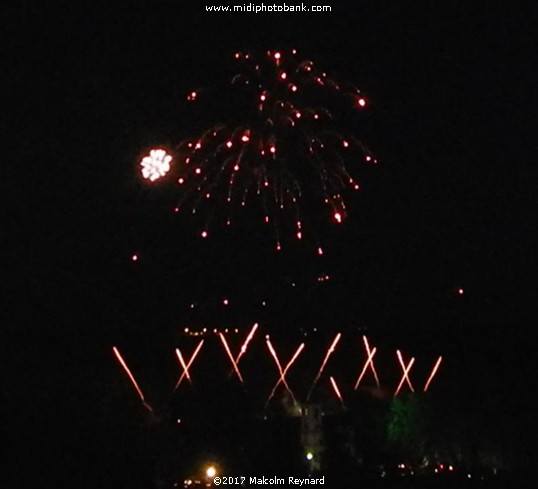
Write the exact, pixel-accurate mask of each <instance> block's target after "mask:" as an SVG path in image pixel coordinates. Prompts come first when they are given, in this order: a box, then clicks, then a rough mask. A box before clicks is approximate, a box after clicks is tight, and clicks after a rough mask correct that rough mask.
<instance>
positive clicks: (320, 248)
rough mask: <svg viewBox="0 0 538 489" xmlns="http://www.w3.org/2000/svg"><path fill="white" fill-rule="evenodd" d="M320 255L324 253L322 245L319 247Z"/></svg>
mask: <svg viewBox="0 0 538 489" xmlns="http://www.w3.org/2000/svg"><path fill="white" fill-rule="evenodd" d="M318 255H319V256H322V255H323V248H322V247H321V246H319V247H318Z"/></svg>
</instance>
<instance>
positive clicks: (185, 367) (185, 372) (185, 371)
mask: <svg viewBox="0 0 538 489" xmlns="http://www.w3.org/2000/svg"><path fill="white" fill-rule="evenodd" d="M203 344H204V340H201V341H200V343H198V346H197V347H196V350H194V353H193V354H192V356H191V359H190V360H189V363H188V364H186V363H185V360H184V359H183V355H182V354H181V351H179V348H176V356H177V358H178V360H179V363H180V364H181V367H182V368H183V373H182V374H181V377H179V380H178V381H177V383H176V386H175V387H174V391H175V390H176V389H177V388H178V387H179V384H181V382H182V381H183V379H184V378H185V377H187V379H188V380H189V382H191V376H190V374H189V368H190V367H191V365H192V364H193V362H194V359H195V358H196V355H198V352H199V351H200V349H201V348H202V345H203Z"/></svg>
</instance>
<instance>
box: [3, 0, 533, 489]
mask: <svg viewBox="0 0 538 489" xmlns="http://www.w3.org/2000/svg"><path fill="white" fill-rule="evenodd" d="M111 3H112V2H92V3H91V4H88V6H87V7H82V6H80V5H79V4H78V3H73V2H60V1H58V2H53V3H52V4H50V3H49V4H47V5H45V3H38V2H31V1H28V2H19V3H16V4H13V5H11V6H7V7H6V6H4V7H2V10H3V13H2V17H3V20H4V22H3V24H4V36H5V40H4V42H3V51H6V52H7V55H8V56H7V65H6V64H5V66H7V69H4V70H3V82H4V83H3V86H4V90H3V99H5V100H4V104H5V108H4V123H3V133H4V134H5V135H6V137H5V141H4V143H3V145H2V153H3V158H2V160H3V165H2V170H1V172H2V183H3V184H4V185H3V191H2V194H3V197H4V199H5V203H4V204H3V205H2V215H3V216H4V217H3V223H4V226H3V228H4V233H2V234H3V237H2V262H3V263H5V270H7V273H3V276H4V280H3V282H4V284H5V287H4V288H5V293H4V292H3V293H2V303H3V305H2V317H3V320H2V325H3V331H4V335H3V337H4V341H2V343H3V345H4V346H5V352H4V353H3V360H2V364H3V369H2V370H3V371H4V374H5V375H4V376H3V377H5V383H4V385H3V387H2V389H1V390H2V394H3V398H4V399H5V401H3V404H4V406H5V407H6V406H7V417H6V418H5V419H6V420H7V425H8V435H9V437H8V438H7V440H10V441H9V447H10V449H9V452H10V454H11V456H10V460H11V461H12V463H10V464H7V465H10V466H11V468H12V473H13V476H12V478H11V479H9V478H8V480H10V481H11V480H12V481H13V484H14V485H13V486H12V487H19V485H17V484H18V483H19V484H22V482H20V481H22V480H23V479H24V480H25V477H29V475H28V474H29V473H31V474H32V475H33V476H35V477H36V478H38V479H41V478H42V477H43V478H45V474H48V473H49V472H53V473H54V476H55V477H57V478H58V480H72V478H73V477H75V476H77V477H78V476H80V475H81V474H82V473H86V472H85V471H88V468H87V463H88V461H93V463H94V464H99V463H100V461H101V458H100V457H99V456H98V455H96V454H97V453H98V452H99V451H100V450H101V448H102V447H103V446H106V444H107V441H106V436H105V434H104V433H100V432H99V427H96V426H97V424H98V423H97V422H96V421H95V420H96V418H97V417H98V415H97V413H100V412H101V411H102V405H103V402H105V401H103V399H105V398H107V396H108V399H107V401H106V402H109V403H111V402H115V403H121V402H122V401H123V400H124V397H121V396H118V397H116V398H114V399H113V400H112V401H111V400H110V396H109V390H110V386H111V385H117V384H118V383H119V382H122V381H123V374H122V373H121V371H120V370H119V368H118V365H117V364H116V363H115V360H114V358H113V357H112V355H111V347H112V345H116V344H117V345H121V346H122V347H123V348H124V350H126V351H129V357H130V358H131V359H133V361H134V363H135V364H136V362H137V361H138V372H141V371H143V370H144V368H145V367H148V366H149V365H151V364H153V365H155V364H158V363H159V360H158V359H157V358H150V356H151V355H156V354H157V353H159V354H160V353H162V355H163V358H164V355H166V354H167V353H166V352H168V350H170V351H172V349H173V348H174V347H175V346H176V343H177V341H179V340H178V338H179V337H180V336H179V332H180V331H182V330H183V327H184V326H185V325H186V324H193V325H204V324H217V323H223V324H230V325H231V324H237V325H239V326H240V327H242V328H246V327H247V326H248V325H250V324H252V322H253V321H255V320H260V321H261V322H262V323H264V324H266V327H267V329H268V330H271V331H272V332H274V333H275V335H277V337H278V338H279V341H280V342H281V343H282V344H285V342H286V341H287V339H291V338H295V336H294V335H296V333H297V330H298V329H299V328H307V327H308V328H311V327H314V326H317V327H319V328H320V330H322V331H325V332H326V334H327V335H328V336H330V335H331V334H332V333H334V332H335V331H340V330H344V331H356V330H357V328H359V327H360V328H366V330H367V331H368V334H369V335H371V336H372V337H374V338H376V339H377V343H381V344H386V345H387V349H388V348H392V347H393V346H394V345H402V347H404V348H407V349H408V350H410V351H411V350H412V351H417V352H419V353H420V354H422V355H423V356H424V357H425V358H429V359H431V358H435V355H438V354H443V355H445V356H446V359H447V360H446V364H447V365H446V369H447V371H449V372H450V371H451V373H447V374H446V377H445V384H446V385H447V392H449V393H451V394H450V395H454V396H456V395H462V393H467V394H470V393H471V392H472V393H473V395H474V396H475V397H476V398H479V397H480V396H481V395H490V396H491V395H492V396H494V397H495V398H497V399H498V401H499V402H498V406H499V409H498V411H496V412H493V413H490V415H491V416H492V417H493V418H495V417H497V418H498V419H499V423H503V424H506V423H510V421H509V419H510V420H514V421H512V422H513V426H514V430H517V433H525V432H527V433H528V430H529V427H530V424H531V419H532V416H531V411H530V401H529V400H528V399H527V397H528V395H529V394H530V393H532V382H531V378H532V377H531V375H532V374H533V372H534V363H535V362H534V360H533V356H534V355H535V352H534V348H533V346H532V342H533V340H532V338H533V336H532V334H533V329H534V328H533V326H534V325H535V324H536V320H537V308H536V303H537V301H536V298H535V296H536V287H535V283H536V280H535V277H536V265H537V263H536V251H535V242H534V241H533V232H535V229H536V217H535V216H536V214H535V209H534V204H536V203H535V200H536V196H535V182H536V169H535V161H534V156H535V150H536V137H535V134H534V128H535V125H534V119H533V117H532V115H531V110H530V107H531V106H532V99H533V98H534V91H535V87H536V78H537V77H536V74H537V72H536V66H535V65H536V63H535V55H534V47H535V45H536V37H535V32H534V30H535V29H534V26H533V24H532V20H531V19H532V15H531V12H530V6H529V7H527V6H526V4H525V6H523V7H522V6H521V5H519V6H515V4H513V3H511V4H510V5H509V4H508V3H506V2H488V4H487V5H483V6H481V7H475V6H470V5H469V2H459V1H451V2H443V5H442V6H441V5H439V4H437V3H431V4H430V5H429V6H427V7H425V6H420V7H418V6H416V7H410V6H404V5H403V3H402V2H397V1H383V2H366V4H364V5H361V6H360V7H353V8H351V7H349V6H346V7H344V6H341V5H333V12H332V13H324V14H317V15H314V14H286V15H284V14H269V13H265V14H257V15H255V14H228V15H224V14H209V13H206V12H204V5H203V3H200V2H197V4H196V5H189V6H188V7H184V6H183V2H179V1H176V2H161V3H159V6H156V5H153V2H145V1H132V2H123V3H122V6H119V5H110V4H111ZM4 36H3V37H4ZM291 48H296V49H297V50H298V51H299V52H300V54H301V55H302V56H304V58H306V59H309V58H310V59H313V60H314V61H315V62H316V63H318V64H320V65H321V66H323V67H324V68H326V71H328V72H329V73H331V74H334V76H335V77H336V78H338V79H343V80H349V81H351V82H353V83H354V84H355V85H357V86H358V87H360V88H361V90H362V91H363V92H364V93H365V95H366V96H367V98H368V100H369V107H368V111H367V115H366V116H365V124H364V135H361V136H363V139H365V140H366V141H367V142H368V145H369V146H370V147H371V148H372V149H373V151H374V153H375V154H376V157H377V158H378V160H379V164H378V165H377V166H375V167H368V168H365V169H364V174H363V178H362V180H361V187H362V190H361V192H359V194H358V195H357V196H356V197H353V198H352V200H351V201H350V212H349V217H348V219H347V220H346V222H345V223H344V224H343V225H342V226H334V225H331V224H330V223H328V224H327V225H326V226H325V227H323V229H322V230H321V233H322V235H323V237H324V239H325V243H326V246H325V248H326V254H325V255H324V256H323V258H322V259H319V258H318V257H317V256H315V253H312V252H311V250H309V249H308V248H307V246H305V247H303V246H302V245H297V244H291V245H290V246H288V247H287V248H285V249H284V250H283V252H282V253H280V254H277V253H275V251H274V244H273V242H272V241H271V238H270V237H268V236H267V235H266V234H264V233H263V232H261V231H259V228H260V226H259V224H257V223H254V222H253V220H251V219H250V217H248V216H247V217H245V219H244V220H241V221H240V223H239V225H238V226H237V227H235V228H234V229H233V230H231V231H229V232H215V234H214V235H212V237H211V239H208V240H201V239H200V238H199V236H198V235H197V228H196V226H195V225H194V224H193V220H192V219H182V218H181V217H179V216H176V215H174V214H173V212H172V208H173V205H174V204H173V193H171V192H170V186H168V188H167V189H165V188H164V186H162V187H160V186H159V184H152V185H148V184H147V183H146V182H145V181H143V180H142V179H141V177H140V174H139V168H138V163H139V161H140V158H141V156H143V155H144V154H146V153H147V151H148V150H149V149H150V148H152V147H155V146H171V145H174V144H177V143H178V142H179V141H180V140H181V139H183V138H184V137H186V134H187V133H189V131H190V129H191V126H199V125H200V124H201V123H202V122H203V121H200V120H196V119H193V120H186V117H185V111H184V107H185V95H186V94H187V93H189V91H190V90H192V89H193V88H197V87H199V86H204V85H211V84H213V83H215V81H216V80H223V79H226V73H227V71H226V70H227V69H228V65H229V62H230V59H231V56H232V55H233V53H234V52H235V51H237V50H261V51H264V50H267V49H283V50H286V49H291ZM251 221H252V222H251ZM6 224H7V230H6ZM133 254H136V255H137V256H138V257H139V259H138V261H136V262H133V261H132V259H131V257H132V256H133ZM3 268H4V265H3ZM323 274H328V275H329V276H330V278H331V280H330V281H329V282H327V283H326V284H325V283H324V284H322V285H320V283H319V282H317V277H318V276H320V275H323ZM292 283H295V284H296V286H295V287H293V288H292V287H291V284H292ZM460 288H461V289H463V291H464V293H463V294H459V293H458V289H460ZM223 298H229V300H230V307H229V308H226V310H224V308H222V307H221V303H222V299H223ZM262 300H266V301H267V303H268V306H267V307H266V308H264V309H262V308H260V307H259V304H260V303H261V301H262ZM191 303H196V304H197V307H196V310H195V311H194V312H193V311H192V310H191V309H189V305H190V304H191ZM219 304H220V305H219ZM357 338H358V336H357ZM324 341H325V340H324ZM293 342H294V343H293V344H295V340H293ZM323 344H324V345H325V344H326V341H325V343H323ZM172 365H173V364H172V363H171V362H169V361H168V360H166V361H163V363H162V365H161V366H160V367H159V368H162V369H163V370H166V369H170V368H172V367H171V366H172ZM148 368H149V367H148ZM450 369H451V370H450ZM176 373H177V372H176ZM167 375H169V376H170V378H167V379H166V382H169V381H170V379H173V378H174V375H175V373H173V374H170V373H169V374H167ZM456 385H457V386H460V387H458V388H456V387H455V386H456ZM159 389H161V390H163V389H164V385H163V386H160V387H154V391H153V395H154V396H155V397H157V398H158V397H159V395H160V391H159ZM458 389H460V390H458ZM149 391H150V392H151V388H150V389H149ZM450 395H449V394H447V399H450ZM114 409H115V410H116V411H119V410H120V409H121V407H118V406H117V405H116V406H115V407H114ZM129 412H130V413H131V414H132V408H131V411H129ZM92 432H93V434H95V433H97V434H95V437H93V436H91V434H92ZM11 440H12V441H11ZM522 444H523V445H524V446H525V443H524V442H522ZM531 448H532V449H533V450H535V446H532V447H531ZM114 453H115V452H113V450H112V451H111V455H110V456H111V457H113V456H114ZM102 458H103V459H104V458H105V456H104V455H103V456H102ZM91 463H92V462H90V464H89V465H91ZM110 464H111V466H112V465H113V463H110ZM82 467H85V468H84V469H81V468H82ZM22 474H25V476H24V477H23V476H22ZM17 481H19V482H17ZM6 487H11V486H6ZM21 487H22V485H21Z"/></svg>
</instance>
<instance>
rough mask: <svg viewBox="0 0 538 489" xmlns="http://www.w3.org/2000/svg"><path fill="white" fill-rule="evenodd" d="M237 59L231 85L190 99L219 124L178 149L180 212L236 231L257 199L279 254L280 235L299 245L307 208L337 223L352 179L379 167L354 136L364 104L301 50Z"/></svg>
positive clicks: (192, 94) (355, 187) (244, 55)
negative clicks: (367, 167)
mask: <svg viewBox="0 0 538 489" xmlns="http://www.w3.org/2000/svg"><path fill="white" fill-rule="evenodd" d="M233 59H234V64H235V66H236V69H237V71H236V74H235V75H234V76H233V77H232V78H231V81H230V82H228V83H226V84H225V85H224V86H223V87H221V88H217V89H213V90H211V89H208V90H192V91H190V92H189V94H188V96H187V100H188V101H189V102H190V103H192V104H194V106H195V107H196V108H198V107H199V106H200V105H202V106H203V105H204V104H208V105H210V106H211V107H212V108H213V109H217V110H216V112H217V115H216V116H215V118H218V120H219V123H218V124H214V123H213V121H210V122H209V124H208V128H207V129H206V130H204V131H202V132H201V133H199V134H197V135H196V136H194V137H191V138H188V139H185V140H183V141H181V142H180V143H179V145H178V148H177V150H176V152H175V153H176V155H175V160H174V161H175V162H176V164H175V167H174V171H175V172H176V178H174V181H178V182H180V184H181V197H180V199H179V200H180V202H179V205H174V207H175V208H182V207H183V206H187V207H188V208H190V209H191V210H192V211H193V213H196V214H201V215H202V216H206V217H205V222H203V223H202V224H201V228H202V229H203V230H204V231H206V233H207V227H208V225H209V222H210V221H211V222H214V221H217V222H222V223H226V224H230V223H231V222H232V215H235V214H236V212H237V210H238V209H239V208H241V207H244V206H245V205H246V204H247V202H251V201H256V202H257V203H258V204H261V205H258V207H260V208H261V210H262V212H263V216H266V217H267V218H268V219H265V221H266V222H269V223H271V224H272V226H273V228H274V234H275V243H276V246H277V249H280V246H281V245H280V238H279V235H280V230H281V229H285V230H286V232H288V231H289V232H290V234H294V235H295V238H296V239H298V240H301V239H303V235H304V233H303V232H302V231H300V232H297V231H296V230H295V231H294V230H293V221H294V220H295V219H296V216H301V215H302V214H303V212H302V211H303V209H306V208H309V209H312V207H313V206H315V207H316V209H319V213H320V214H325V216H327V217H329V218H330V219H332V220H333V222H335V223H341V222H342V221H343V219H344V218H345V216H346V199H347V194H348V193H349V192H352V191H355V190H358V189H359V184H358V183H357V182H356V180H355V178H354V177H353V176H352V174H356V173H358V171H357V170H358V169H360V166H361V165H362V164H368V163H376V160H375V158H374V157H373V155H372V153H371V152H370V151H369V150H368V149H367V148H366V146H365V145H364V144H363V143H362V142H361V141H360V140H359V139H358V138H357V137H356V136H355V135H354V134H353V132H354V131H353V130H350V128H356V127H358V126H359V125H360V121H361V119H362V112H363V111H364V109H365V107H366V106H367V103H366V98H365V97H364V96H363V95H362V94H361V93H360V90H358V89H357V88H356V87H354V86H353V85H351V84H349V83H340V82H337V81H336V80H334V79H333V78H331V77H330V76H328V75H327V74H326V73H324V72H323V71H321V70H319V69H318V68H317V67H316V66H315V65H314V63H313V62H312V61H309V60H300V59H298V58H297V56H296V51H295V50H292V51H290V52H284V51H270V52H268V53H265V54H262V55H261V56H256V55H254V54H252V53H241V52H238V53H235V54H234V56H233ZM222 114H224V117H223V116H222ZM221 121H222V122H221ZM202 208H203V209H202ZM199 210H200V212H198V211H199ZM311 228H313V226H311ZM311 234H312V235H314V234H315V232H314V231H313V232H312V233H311ZM206 236H207V235H206ZM317 248H318V246H317V245H316V249H317Z"/></svg>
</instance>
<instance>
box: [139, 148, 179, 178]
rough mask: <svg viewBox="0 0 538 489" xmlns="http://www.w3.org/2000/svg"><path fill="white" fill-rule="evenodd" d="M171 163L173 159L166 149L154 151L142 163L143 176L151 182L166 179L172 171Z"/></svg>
mask: <svg viewBox="0 0 538 489" xmlns="http://www.w3.org/2000/svg"><path fill="white" fill-rule="evenodd" d="M171 161H172V157H171V156H170V155H169V154H167V153H166V151H165V150H164V149H152V150H151V151H150V152H149V156H145V157H144V158H143V159H142V161H141V162H140V166H141V167H142V176H143V177H144V178H145V179H146V180H149V181H150V182H154V181H155V180H157V179H159V178H162V177H164V175H166V174H167V173H168V172H169V171H170V162H171Z"/></svg>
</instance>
